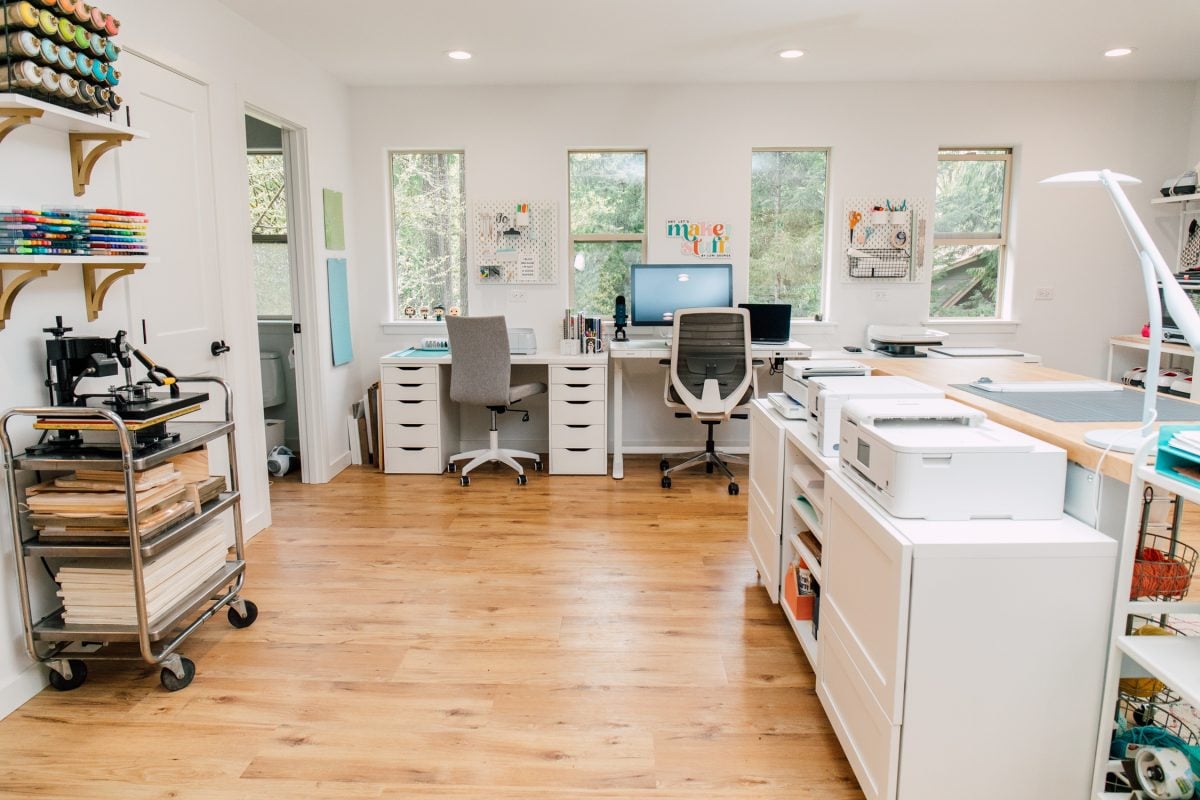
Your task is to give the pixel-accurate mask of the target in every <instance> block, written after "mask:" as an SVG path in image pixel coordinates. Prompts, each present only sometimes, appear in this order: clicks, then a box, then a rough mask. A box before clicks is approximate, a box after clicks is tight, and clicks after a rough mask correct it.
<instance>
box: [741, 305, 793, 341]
mask: <svg viewBox="0 0 1200 800" xmlns="http://www.w3.org/2000/svg"><path fill="white" fill-rule="evenodd" d="M738 308H744V309H746V310H747V311H749V312H750V342H751V343H752V344H787V342H788V341H789V340H790V339H791V338H792V304H791V303H738Z"/></svg>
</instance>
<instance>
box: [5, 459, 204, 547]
mask: <svg viewBox="0 0 1200 800" xmlns="http://www.w3.org/2000/svg"><path fill="white" fill-rule="evenodd" d="M206 461H207V460H206ZM204 470H205V474H204V475H203V476H199V477H198V476H197V475H196V474H195V473H194V468H193V467H192V465H190V464H189V465H188V468H187V469H186V470H185V469H184V468H182V467H181V468H177V467H176V464H174V463H171V462H168V463H165V464H160V465H159V466H157V467H153V468H151V469H148V470H144V471H142V472H136V473H134V491H135V493H136V516H137V520H136V529H137V531H138V536H139V538H141V539H146V538H148V537H150V536H154V535H155V534H158V533H161V532H162V531H164V530H166V529H167V528H169V527H170V526H171V525H174V524H175V523H177V522H180V521H181V520H184V519H187V518H189V517H192V516H194V515H196V514H197V513H199V509H200V506H202V505H203V504H204V503H207V502H208V501H210V500H212V499H214V498H216V497H217V496H218V495H219V494H220V493H221V492H222V491H224V490H225V478H224V477H221V476H215V477H212V476H208V475H207V463H206V464H205V466H204ZM25 493H26V505H27V506H28V507H29V522H30V524H31V525H32V526H33V528H34V529H35V530H36V531H38V535H39V536H40V537H41V538H42V539H43V540H47V541H67V540H70V541H93V542H101V541H113V540H115V541H128V539H129V527H130V525H129V511H128V507H127V506H126V503H125V475H124V473H123V472H120V471H118V470H78V471H76V472H74V473H71V474H69V475H66V476H63V477H59V478H54V479H52V480H49V481H46V482H44V483H39V484H37V485H35V486H31V487H29V488H28V489H27V490H26V492H25Z"/></svg>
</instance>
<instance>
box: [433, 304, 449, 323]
mask: <svg viewBox="0 0 1200 800" xmlns="http://www.w3.org/2000/svg"><path fill="white" fill-rule="evenodd" d="M445 316H446V307H445V306H434V307H433V318H434V319H435V320H436V321H438V322H441V321H442V319H443V318H444V317H445Z"/></svg>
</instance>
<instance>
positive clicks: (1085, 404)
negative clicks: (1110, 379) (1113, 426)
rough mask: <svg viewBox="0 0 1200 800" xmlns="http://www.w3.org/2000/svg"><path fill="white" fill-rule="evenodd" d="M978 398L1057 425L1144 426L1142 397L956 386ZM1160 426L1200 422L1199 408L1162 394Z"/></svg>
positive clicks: (1158, 406)
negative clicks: (1135, 423) (1124, 423)
mask: <svg viewBox="0 0 1200 800" xmlns="http://www.w3.org/2000/svg"><path fill="white" fill-rule="evenodd" d="M953 386H954V388H955V389H962V390H963V391H964V392H970V393H971V394H973V395H976V396H978V397H986V398H987V399H988V400H992V401H994V402H996V403H1002V404H1004V405H1006V406H1012V407H1013V408H1018V409H1020V410H1021V411H1028V412H1029V413H1030V414H1036V415H1037V416H1039V417H1044V418H1046V419H1049V420H1053V421H1054V422H1141V420H1142V393H1141V392H1135V391H1134V390H1133V389H1122V390H1121V391H1119V392H987V391H984V390H983V389H977V388H975V387H974V386H972V385H971V384H969V383H956V384H953ZM1155 408H1156V409H1158V419H1159V421H1160V422H1163V421H1170V422H1194V421H1200V404H1197V403H1191V402H1188V401H1185V400H1179V399H1178V398H1175V397H1167V396H1165V395H1162V394H1160V395H1159V396H1158V402H1157V404H1156V405H1155Z"/></svg>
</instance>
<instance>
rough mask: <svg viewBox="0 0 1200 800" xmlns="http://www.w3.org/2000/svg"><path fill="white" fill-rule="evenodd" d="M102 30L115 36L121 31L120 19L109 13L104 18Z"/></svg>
mask: <svg viewBox="0 0 1200 800" xmlns="http://www.w3.org/2000/svg"><path fill="white" fill-rule="evenodd" d="M104 30H105V32H106V33H107V34H108V35H109V36H116V35H117V34H118V33H120V32H121V20H119V19H117V18H116V17H114V16H113V15H112V14H109V15H108V16H106V17H105V18H104Z"/></svg>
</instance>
